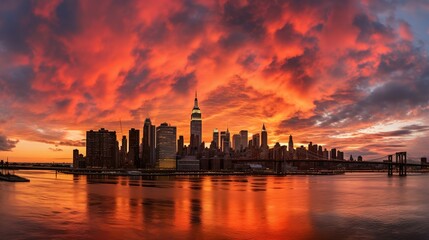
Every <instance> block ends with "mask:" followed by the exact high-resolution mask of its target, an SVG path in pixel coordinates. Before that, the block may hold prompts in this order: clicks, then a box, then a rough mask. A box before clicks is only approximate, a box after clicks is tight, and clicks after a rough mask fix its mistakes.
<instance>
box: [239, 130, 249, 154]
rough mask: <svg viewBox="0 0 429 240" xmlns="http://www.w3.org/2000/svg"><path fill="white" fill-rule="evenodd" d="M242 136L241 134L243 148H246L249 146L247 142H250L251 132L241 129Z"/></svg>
mask: <svg viewBox="0 0 429 240" xmlns="http://www.w3.org/2000/svg"><path fill="white" fill-rule="evenodd" d="M240 136H241V148H242V149H245V148H247V144H248V139H249V132H248V131H247V130H241V131H240Z"/></svg>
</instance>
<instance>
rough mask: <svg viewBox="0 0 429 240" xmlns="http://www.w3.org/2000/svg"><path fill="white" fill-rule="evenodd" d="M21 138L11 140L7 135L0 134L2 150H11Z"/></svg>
mask: <svg viewBox="0 0 429 240" xmlns="http://www.w3.org/2000/svg"><path fill="white" fill-rule="evenodd" d="M18 142H19V140H10V139H7V137H6V136H4V135H2V134H0V151H11V150H12V148H15V147H16V144H17V143H18Z"/></svg>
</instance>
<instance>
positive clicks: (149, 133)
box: [142, 118, 156, 168]
mask: <svg viewBox="0 0 429 240" xmlns="http://www.w3.org/2000/svg"><path fill="white" fill-rule="evenodd" d="M155 135H156V134H155V125H152V122H151V121H150V118H146V120H145V121H144V124H143V139H142V162H143V165H144V166H143V167H144V168H154V167H155V165H156V151H155V147H156V146H155Z"/></svg>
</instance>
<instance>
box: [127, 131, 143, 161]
mask: <svg viewBox="0 0 429 240" xmlns="http://www.w3.org/2000/svg"><path fill="white" fill-rule="evenodd" d="M128 139H129V143H130V147H129V152H128V160H130V161H132V163H133V165H134V167H136V168H142V167H143V166H142V165H143V164H142V163H141V161H140V154H139V148H140V131H139V130H138V129H135V128H131V129H130V130H129V131H128Z"/></svg>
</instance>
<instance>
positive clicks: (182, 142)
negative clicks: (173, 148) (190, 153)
mask: <svg viewBox="0 0 429 240" xmlns="http://www.w3.org/2000/svg"><path fill="white" fill-rule="evenodd" d="M184 147H185V139H184V138H183V136H182V135H180V136H179V139H177V155H178V156H185V149H184Z"/></svg>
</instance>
